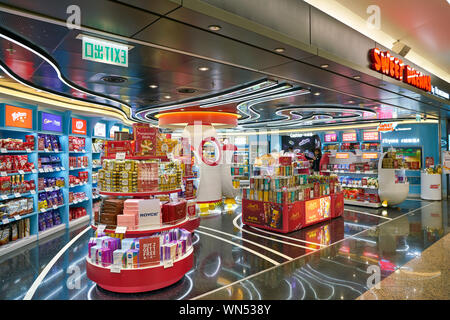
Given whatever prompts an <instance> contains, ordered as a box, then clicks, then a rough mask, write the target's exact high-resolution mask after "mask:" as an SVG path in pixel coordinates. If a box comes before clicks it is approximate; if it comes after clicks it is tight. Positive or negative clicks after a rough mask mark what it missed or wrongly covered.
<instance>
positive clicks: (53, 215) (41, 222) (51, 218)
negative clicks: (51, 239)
mask: <svg viewBox="0 0 450 320" xmlns="http://www.w3.org/2000/svg"><path fill="white" fill-rule="evenodd" d="M61 223H62V221H61V213H60V212H59V210H50V211H46V212H44V213H40V214H39V219H38V228H39V231H45V230H47V229H50V228H52V227H54V226H57V225H60V224H61Z"/></svg>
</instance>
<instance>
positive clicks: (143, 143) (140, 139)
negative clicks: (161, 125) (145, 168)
mask: <svg viewBox="0 0 450 320" xmlns="http://www.w3.org/2000/svg"><path fill="white" fill-rule="evenodd" d="M133 133H134V140H135V142H136V145H135V151H136V155H150V156H155V155H156V143H157V142H156V139H157V135H158V133H159V130H158V128H156V127H150V126H149V125H148V124H142V123H139V124H134V125H133Z"/></svg>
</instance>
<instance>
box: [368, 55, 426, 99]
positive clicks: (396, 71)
mask: <svg viewBox="0 0 450 320" xmlns="http://www.w3.org/2000/svg"><path fill="white" fill-rule="evenodd" d="M369 56H370V60H371V61H372V64H371V65H370V68H371V69H373V70H375V71H378V72H379V73H383V74H385V75H388V76H390V77H391V78H394V79H397V80H400V81H403V82H405V83H407V84H409V85H412V86H414V87H416V88H419V89H422V90H425V91H428V92H430V91H431V77H430V76H427V75H424V74H423V73H422V72H420V71H417V70H415V69H414V68H413V67H410V66H409V65H405V64H404V63H403V60H402V59H399V58H396V57H393V56H391V53H390V52H389V51H384V52H382V51H381V50H380V49H378V48H374V49H371V50H370V51H369Z"/></svg>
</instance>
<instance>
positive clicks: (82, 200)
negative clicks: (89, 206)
mask: <svg viewBox="0 0 450 320" xmlns="http://www.w3.org/2000/svg"><path fill="white" fill-rule="evenodd" d="M89 200H90V199H89V198H88V197H86V198H84V199H81V200H74V201H73V202H70V203H69V206H72V205H74V204H79V203H83V202H86V201H89Z"/></svg>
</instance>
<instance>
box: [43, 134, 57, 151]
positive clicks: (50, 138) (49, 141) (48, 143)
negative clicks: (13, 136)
mask: <svg viewBox="0 0 450 320" xmlns="http://www.w3.org/2000/svg"><path fill="white" fill-rule="evenodd" d="M38 150H39V151H44V150H47V151H61V144H60V142H59V137H58V136H55V135H51V134H38Z"/></svg>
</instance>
